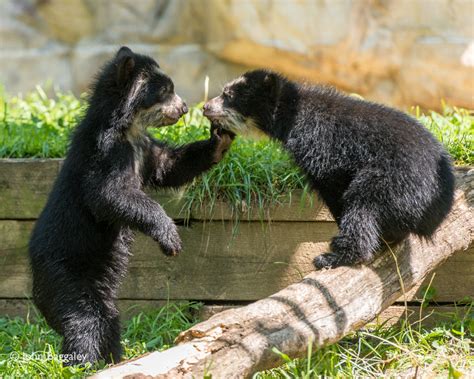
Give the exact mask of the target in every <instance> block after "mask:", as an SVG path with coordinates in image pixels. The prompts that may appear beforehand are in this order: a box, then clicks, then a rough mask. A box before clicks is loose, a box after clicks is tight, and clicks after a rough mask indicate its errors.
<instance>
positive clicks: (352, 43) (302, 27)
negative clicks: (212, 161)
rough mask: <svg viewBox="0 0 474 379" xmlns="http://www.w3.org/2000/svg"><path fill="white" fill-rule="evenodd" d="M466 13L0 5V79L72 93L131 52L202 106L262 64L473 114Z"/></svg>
mask: <svg viewBox="0 0 474 379" xmlns="http://www.w3.org/2000/svg"><path fill="white" fill-rule="evenodd" d="M473 8H474V2H473V1H471V0H418V1H412V0H358V1H349V0H336V1H331V2H328V1H322V0H301V1H290V0H278V1H269V0H225V1H222V0H139V1H137V0H116V1H113V2H112V1H102V0H100V1H94V0H68V1H64V0H2V1H0V45H1V47H2V48H1V50H0V59H2V62H3V64H2V67H1V68H0V80H1V81H2V83H4V84H5V86H6V88H7V90H8V91H9V92H11V93H16V92H18V91H26V90H28V89H31V88H33V87H34V86H35V85H36V84H38V83H41V82H44V81H45V80H46V79H52V80H54V82H55V84H57V85H59V86H60V87H63V88H65V89H71V90H73V91H74V92H76V93H79V92H81V91H84V90H85V89H86V88H87V86H88V84H89V82H90V80H91V75H92V74H93V73H94V72H95V71H96V70H97V66H99V65H100V64H102V63H103V62H104V61H105V60H106V59H107V58H108V57H110V56H111V55H112V54H113V52H114V51H115V50H116V49H117V48H118V47H119V46H120V45H123V44H127V45H131V46H133V47H134V48H135V49H136V50H137V51H140V52H144V53H150V54H152V55H153V56H155V57H156V58H157V59H158V61H159V62H160V63H161V64H162V66H163V67H164V69H165V70H168V72H169V73H170V75H172V76H173V78H174V79H175V81H176V83H177V88H178V90H179V91H180V92H181V94H182V95H183V96H184V97H186V98H187V99H188V101H190V102H196V101H200V100H201V99H202V94H203V82H204V78H205V76H206V75H208V76H209V77H210V79H211V91H210V94H211V95H212V94H214V93H216V92H217V91H218V90H219V87H220V85H221V84H223V82H225V81H226V80H228V79H231V78H232V77H233V76H236V75H238V74H240V73H241V72H243V71H245V70H246V69H248V68H253V67H262V66H264V67H270V68H273V69H276V70H279V71H282V72H283V73H284V74H286V75H288V76H290V77H292V78H297V79H300V80H305V81H309V82H322V83H329V84H332V85H335V86H337V87H338V88H340V89H342V90H345V91H348V92H356V93H359V94H361V95H362V96H364V97H366V98H368V99H371V100H377V101H382V102H386V103H389V104H392V105H395V106H398V107H401V108H404V109H406V108H407V107H409V106H410V105H414V104H418V105H421V106H423V107H426V108H439V106H440V100H441V99H445V100H446V101H448V102H450V103H452V104H454V105H458V106H465V107H470V108H474V98H473V94H474V63H473V62H474V58H473V57H474V48H473V46H474V27H473V24H474V9H473ZM37 57H39V58H38V59H41V62H38V61H37V60H36V59H37ZM6 61H11V62H7V63H6V65H5V64H4V63H5V62H6ZM65 76H67V77H65Z"/></svg>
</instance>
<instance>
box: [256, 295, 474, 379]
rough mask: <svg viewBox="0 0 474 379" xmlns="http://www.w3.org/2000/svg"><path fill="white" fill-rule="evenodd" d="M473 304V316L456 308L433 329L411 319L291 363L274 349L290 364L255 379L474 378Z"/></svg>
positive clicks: (366, 331)
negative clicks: (327, 378) (472, 376)
mask: <svg viewBox="0 0 474 379" xmlns="http://www.w3.org/2000/svg"><path fill="white" fill-rule="evenodd" d="M472 307H473V304H470V305H468V306H467V308H466V309H467V313H466V314H464V315H462V316H461V315H460V314H461V312H459V310H456V311H455V312H453V313H452V314H444V316H447V318H446V321H444V322H438V324H436V325H435V326H434V327H432V328H428V329H426V328H423V327H422V326H421V323H420V322H417V323H414V324H410V323H408V322H406V321H405V320H402V321H401V322H400V323H398V324H395V325H392V326H387V325H384V324H381V325H376V326H373V327H371V328H364V329H361V330H359V331H357V332H353V333H351V334H349V335H348V336H346V337H345V338H343V339H342V340H340V341H339V342H338V343H335V344H333V345H330V346H327V347H325V348H323V349H320V350H318V351H315V352H313V351H312V350H311V348H308V351H307V355H306V357H305V358H303V359H290V358H289V357H287V356H286V355H285V354H283V353H281V352H279V351H277V350H276V349H274V353H275V354H279V355H280V356H281V357H282V358H283V360H284V361H286V363H285V364H284V365H283V366H281V367H279V368H275V369H272V370H268V371H265V372H261V373H259V374H257V375H256V376H255V379H273V378H315V377H318V376H322V377H331V378H380V377H410V378H412V377H417V375H419V376H420V377H444V378H458V377H461V376H462V375H466V376H465V377H469V374H470V375H473V374H474V355H473V354H474V350H473V349H474V345H473V337H474V313H473V308H472Z"/></svg>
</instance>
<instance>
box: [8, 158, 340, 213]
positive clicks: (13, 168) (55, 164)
mask: <svg viewBox="0 0 474 379" xmlns="http://www.w3.org/2000/svg"><path fill="white" fill-rule="evenodd" d="M62 162H63V160H62V159H0V219H18V220H19V219H35V218H37V217H38V216H39V214H40V212H41V210H42V209H43V207H44V205H45V203H46V200H47V198H48V195H49V192H50V191H51V188H52V185H53V182H54V180H55V178H56V175H57V174H58V172H59V169H60V167H61V164H62ZM148 193H149V194H150V196H151V197H153V198H154V199H155V200H157V201H158V202H159V203H160V204H161V205H162V206H163V207H164V208H165V210H166V211H167V213H168V214H169V215H170V216H171V217H173V218H175V219H180V218H183V217H184V216H186V215H185V214H184V212H183V205H184V201H183V198H182V195H183V193H182V191H181V192H178V191H153V190H150V191H148ZM310 196H311V197H309V196H302V192H301V191H299V192H298V191H297V192H295V193H294V194H293V195H292V196H291V197H290V196H289V197H288V198H287V199H286V200H285V201H282V204H281V205H279V206H272V207H269V208H268V209H266V210H265V211H264V212H263V214H260V213H259V211H258V210H252V211H251V212H244V213H243V214H240V215H239V217H240V218H242V219H244V220H254V221H255V220H261V219H262V217H263V219H271V220H274V221H285V220H287V221H333V218H332V216H331V215H330V213H329V211H328V209H327V208H326V207H325V206H323V204H322V202H321V200H319V199H318V197H317V196H316V195H310ZM211 213H212V214H211ZM234 216H235V215H234V214H233V213H232V209H231V208H230V207H229V206H228V205H227V204H225V203H223V202H220V201H218V202H216V204H215V206H214V207H213V211H212V212H210V207H209V206H204V207H199V206H196V207H194V208H193V210H192V215H191V217H192V218H194V219H199V220H206V219H214V220H234V219H235V217H234Z"/></svg>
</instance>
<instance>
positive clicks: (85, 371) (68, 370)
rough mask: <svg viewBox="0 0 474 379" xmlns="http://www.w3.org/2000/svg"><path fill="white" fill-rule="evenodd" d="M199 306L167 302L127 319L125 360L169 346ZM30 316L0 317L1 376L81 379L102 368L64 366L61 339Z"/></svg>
mask: <svg viewBox="0 0 474 379" xmlns="http://www.w3.org/2000/svg"><path fill="white" fill-rule="evenodd" d="M200 306H201V305H200V304H199V303H195V302H181V303H168V304H166V305H165V306H163V307H161V308H159V309H155V310H150V311H147V312H141V313H139V314H137V315H136V316H134V317H133V318H131V319H130V320H128V321H127V322H126V323H125V325H124V327H123V332H122V345H123V350H124V359H131V358H136V357H139V356H141V355H143V354H145V353H146V352H149V351H156V350H164V349H167V348H169V347H170V346H171V345H172V344H173V341H174V339H175V338H176V337H177V335H178V334H179V332H181V331H183V330H186V329H188V328H190V327H191V326H192V325H194V324H195V323H196V322H197V319H196V317H195V315H196V314H197V310H198V309H199V308H200ZM32 318H34V321H32ZM32 318H31V319H30V317H27V318H26V319H22V318H20V317H14V318H10V317H1V318H0V378H82V377H85V376H88V375H91V374H92V373H94V372H96V371H98V370H100V369H102V368H104V367H105V365H104V363H99V364H98V365H96V366H95V367H92V366H91V365H90V364H88V365H86V366H85V367H81V366H64V365H63V363H62V361H61V360H60V357H59V353H60V346H61V338H60V337H59V336H58V335H57V334H56V333H55V332H54V331H53V330H51V329H50V328H49V327H48V325H47V324H46V322H45V320H44V318H42V317H41V316H39V315H36V316H35V317H32Z"/></svg>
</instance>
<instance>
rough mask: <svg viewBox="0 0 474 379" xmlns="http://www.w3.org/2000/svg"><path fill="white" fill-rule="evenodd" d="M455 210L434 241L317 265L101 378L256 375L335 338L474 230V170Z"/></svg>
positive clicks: (465, 243) (462, 182)
mask: <svg viewBox="0 0 474 379" xmlns="http://www.w3.org/2000/svg"><path fill="white" fill-rule="evenodd" d="M457 183H458V184H457V187H458V189H457V191H456V199H455V204H454V207H453V210H452V212H451V213H450V215H449V216H448V218H447V219H446V220H445V222H444V223H443V225H442V226H441V227H440V228H439V230H438V231H437V233H436V234H435V236H434V238H433V240H432V241H431V242H428V241H421V240H419V239H418V238H416V237H410V238H409V239H407V240H406V241H405V242H404V243H402V244H401V245H400V246H397V247H396V248H394V250H393V254H392V253H391V252H390V251H386V252H385V253H384V254H381V255H380V256H379V257H378V258H377V259H376V260H375V261H374V262H373V263H372V264H370V265H368V266H361V267H355V268H338V269H335V270H326V271H319V272H313V273H311V274H309V275H307V276H306V277H305V278H304V279H303V280H302V281H301V282H299V283H297V284H293V285H290V286H289V287H287V288H285V289H283V290H282V291H280V292H278V293H276V294H274V295H272V296H270V297H268V298H266V299H262V300H260V301H257V302H255V303H253V304H250V305H248V306H245V307H242V308H238V309H232V310H228V311H224V312H221V313H219V314H216V315H214V316H213V317H211V318H210V319H209V320H207V321H204V322H202V323H200V324H197V325H196V326H194V327H192V328H191V329H189V330H187V331H184V332H182V333H181V334H180V335H179V337H178V338H177V342H178V345H177V346H176V347H173V348H171V349H169V350H166V351H163V352H154V353H151V354H148V355H146V356H144V357H141V358H139V359H136V360H133V361H129V362H125V363H122V364H121V365H118V366H115V367H112V368H110V369H107V370H104V371H102V372H99V373H98V374H96V375H95V376H94V378H110V377H114V378H117V377H127V378H143V377H160V378H192V377H194V378H200V377H203V375H204V374H206V373H207V374H211V375H212V376H213V377H214V378H240V377H249V376H251V375H252V374H253V373H254V372H256V371H260V370H264V369H267V368H271V367H276V366H278V365H279V364H281V363H282V360H281V358H280V356H279V355H277V354H275V353H273V352H272V348H273V347H276V348H278V349H279V350H280V351H283V352H285V353H286V354H288V355H289V356H290V357H297V356H301V355H302V354H305V352H306V350H307V347H308V342H309V341H312V343H313V345H314V347H316V348H317V347H322V346H325V345H328V344H331V343H334V342H336V341H338V340H339V339H341V338H342V337H344V336H345V335H346V334H348V333H349V332H351V331H354V330H356V329H358V328H360V327H362V326H363V325H364V324H366V323H367V322H369V321H371V320H373V319H374V318H375V317H376V316H377V315H378V314H379V313H380V312H382V311H383V310H384V309H385V308H387V307H388V306H389V305H390V304H392V303H393V302H394V301H395V300H396V299H398V298H399V297H400V296H401V295H403V293H404V291H408V290H410V289H411V288H412V287H413V286H414V285H415V284H416V283H418V282H420V281H421V280H423V279H424V278H425V277H426V276H427V275H428V274H429V273H430V272H432V271H433V270H434V269H435V268H436V267H437V266H439V265H440V264H441V263H442V262H443V261H444V260H446V259H447V258H448V257H449V256H450V255H452V254H453V253H454V252H456V251H459V250H462V249H466V248H468V247H469V246H470V245H471V243H472V241H473V236H474V212H473V204H474V169H470V170H465V171H464V172H461V173H460V175H459V176H458V178H457Z"/></svg>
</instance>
